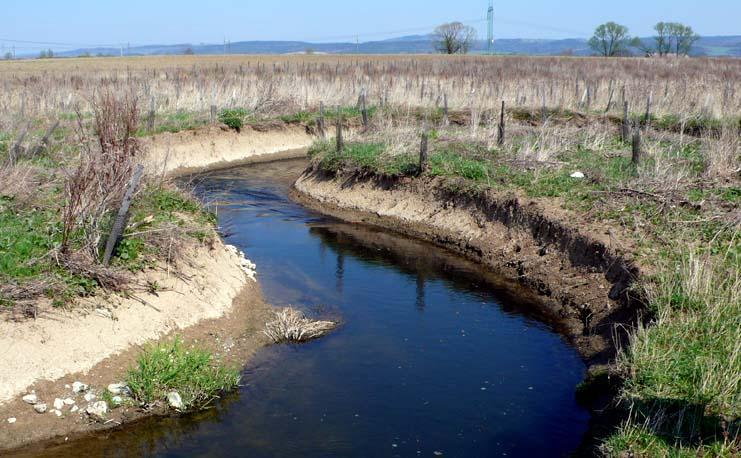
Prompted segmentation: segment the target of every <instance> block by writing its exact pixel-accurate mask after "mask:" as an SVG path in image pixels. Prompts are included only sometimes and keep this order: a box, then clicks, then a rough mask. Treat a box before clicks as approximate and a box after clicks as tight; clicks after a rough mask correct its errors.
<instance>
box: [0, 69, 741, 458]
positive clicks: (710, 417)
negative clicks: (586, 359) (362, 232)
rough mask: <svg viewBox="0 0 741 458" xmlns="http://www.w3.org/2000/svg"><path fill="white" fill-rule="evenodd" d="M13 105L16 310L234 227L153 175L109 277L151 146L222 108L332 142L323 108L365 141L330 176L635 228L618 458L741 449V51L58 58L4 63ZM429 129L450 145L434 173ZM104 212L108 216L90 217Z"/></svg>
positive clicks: (8, 197)
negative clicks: (508, 201) (638, 143)
mask: <svg viewBox="0 0 741 458" xmlns="http://www.w3.org/2000/svg"><path fill="white" fill-rule="evenodd" d="M361 94H362V95H364V96H365V101H366V106H367V109H368V116H369V118H370V121H369V126H368V127H367V129H365V128H363V126H362V124H361V119H362V114H361V111H360V109H359V108H360V105H359V104H358V101H359V98H360V96H361ZM0 95H2V97H0V284H1V285H2V287H0V304H2V306H3V307H4V310H6V311H10V310H15V311H17V310H19V309H20V311H22V312H24V313H26V314H28V313H35V312H34V311H35V304H37V303H38V301H39V300H40V299H43V298H49V299H50V300H51V301H52V302H53V304H54V305H57V306H62V305H66V304H69V303H71V302H74V299H75V298H78V297H80V296H86V295H90V294H97V293H98V292H100V291H102V290H106V289H112V288H114V286H115V285H126V278H128V277H129V274H130V273H131V272H132V271H134V272H136V271H137V270H141V269H144V268H147V266H150V265H153V264H154V263H156V262H161V261H163V260H165V261H167V260H168V259H169V256H170V253H171V250H170V249H169V247H170V246H171V244H172V243H173V241H182V240H188V239H190V240H194V241H202V240H204V239H205V238H208V237H209V236H210V234H212V232H211V229H210V226H211V225H212V223H213V219H212V218H213V217H212V216H211V215H210V214H209V213H208V212H207V211H205V210H204V209H203V208H202V207H201V206H200V205H199V204H197V203H196V202H195V201H194V200H193V199H192V197H190V196H188V195H187V193H183V192H182V191H180V190H177V189H175V188H174V187H172V186H171V185H169V184H167V183H163V182H161V181H158V180H152V179H149V180H146V182H145V185H144V186H143V187H141V190H140V191H139V193H138V194H137V196H136V199H135V201H134V207H133V210H132V218H131V222H130V225H129V227H128V229H127V233H126V234H125V237H124V239H123V242H122V243H121V244H120V245H119V249H118V251H117V253H116V256H115V258H114V262H113V266H112V267H105V268H102V267H100V266H99V265H98V261H97V259H98V257H99V255H100V253H99V250H100V248H101V243H103V242H104V240H105V235H106V234H107V232H108V231H109V228H110V225H111V219H112V217H113V214H114V212H115V211H116V208H117V207H116V205H117V203H118V202H120V199H121V196H122V192H123V189H122V184H123V183H125V182H126V181H127V178H128V177H130V174H131V172H132V164H133V161H132V160H131V157H129V153H134V154H133V157H135V156H136V154H138V150H137V149H136V144H137V143H136V140H137V139H139V138H140V137H143V136H148V135H152V134H157V133H161V132H177V131H181V130H189V129H195V128H199V127H202V126H205V125H208V124H210V123H211V122H212V120H211V106H215V107H216V109H217V116H216V118H217V119H216V120H215V121H216V122H220V123H225V124H228V125H229V126H230V127H232V128H235V129H237V128H238V129H243V128H245V127H250V128H254V129H266V128H281V126H284V125H285V124H301V125H305V126H306V127H307V129H309V130H310V131H313V132H315V133H318V132H319V118H320V104H324V107H325V110H324V115H325V116H324V121H325V128H326V130H327V132H328V135H329V136H330V137H331V135H332V131H333V124H334V123H335V122H336V120H337V115H338V113H341V115H342V120H343V125H344V126H345V134H346V144H345V150H344V151H343V152H341V153H340V152H338V151H337V150H336V147H335V143H334V142H333V141H331V140H328V141H322V140H319V141H317V143H316V144H315V145H314V147H313V148H312V151H311V153H312V156H313V160H315V161H316V162H317V163H318V164H319V165H320V166H321V167H322V168H324V169H325V170H327V171H338V170H345V169H352V170H356V169H366V170H368V171H372V172H374V173H381V174H387V175H394V176H400V175H403V176H407V177H411V178H414V177H419V176H420V174H421V175H422V176H423V177H424V176H429V177H443V178H444V179H445V182H446V183H448V185H449V186H455V187H456V188H457V189H459V190H462V191H466V192H479V191H481V190H487V189H494V190H496V191H500V192H504V193H513V194H518V195H524V196H528V197H532V198H536V199H547V200H549V201H550V202H552V203H555V204H556V205H559V206H561V207H563V208H564V209H565V210H567V211H569V212H572V214H573V215H574V218H578V219H581V220H584V221H587V222H589V221H595V222H597V221H599V222H609V224H611V225H614V227H615V228H619V232H620V233H621V234H627V236H628V237H629V238H630V242H631V246H634V247H635V251H636V253H635V255H636V257H637V259H638V261H639V262H640V263H641V264H642V265H643V266H644V267H645V271H646V272H647V276H646V277H645V278H643V279H642V282H641V284H640V285H639V287H640V288H641V290H642V293H643V294H644V296H645V297H647V298H648V299H649V302H650V304H649V307H650V315H651V316H650V317H648V319H647V320H646V324H645V326H644V327H641V328H639V329H634V330H632V331H631V335H632V337H631V345H630V346H629V347H628V348H625V349H623V351H622V352H621V354H620V357H619V359H618V360H617V361H616V362H615V367H616V370H617V371H619V373H620V374H621V377H623V379H624V380H625V383H624V384H623V389H622V393H621V405H622V406H624V407H625V408H626V412H629V416H628V418H627V420H626V421H625V422H624V423H623V424H622V425H621V427H620V428H619V429H618V430H616V431H615V433H614V434H613V435H612V436H611V437H609V438H607V439H606V441H605V443H604V445H603V447H602V452H603V453H604V454H607V455H614V456H620V455H626V456H628V455H629V454H630V453H633V454H635V455H639V456H640V455H642V456H657V455H658V456H661V455H663V456H682V455H687V456H694V455H698V454H700V455H733V454H734V453H738V444H739V436H738V430H739V406H740V405H741V398H740V396H741V394H740V393H741V360H740V359H739V355H740V354H741V331H740V330H741V299H740V298H739V293H738V291H739V290H741V284H739V270H740V269H739V255H740V254H741V249H740V245H739V236H738V231H739V226H740V224H741V215H740V214H739V201H740V200H741V178H740V174H741V140H740V138H741V135H740V134H739V129H740V128H741V124H739V123H740V122H741V118H740V117H739V114H740V113H741V60H738V59H639V58H630V59H599V58H562V57H559V58H556V57H543V58H534V57H496V58H490V57H449V58H448V57H440V56H392V57H388V56H374V57H359V56H288V57H270V56H264V57H263V56H261V57H255V56H226V57H222V56H211V57H203V56H183V57H153V58H125V59H113V58H101V59H98V58H87V59H59V60H57V59H54V60H44V61H24V62H0ZM502 101H504V102H505V105H506V110H505V112H504V120H505V123H506V135H505V140H504V141H503V142H502V144H499V142H498V140H497V137H498V126H497V124H498V119H499V115H500V111H499V110H500V107H501V103H502ZM624 102H627V104H628V110H629V117H630V120H631V122H633V123H635V124H636V126H637V127H639V128H640V132H641V135H642V151H643V156H642V158H641V160H640V161H639V163H637V164H636V163H634V162H633V161H632V159H631V146H630V144H629V143H628V142H625V141H623V139H622V138H621V125H620V124H621V122H622V119H621V118H622V111H623V103H624ZM111 104H112V105H111ZM107 106H108V108H106V107H107ZM113 106H115V107H113ZM113 108H115V109H113ZM446 108H447V109H446ZM647 111H648V113H647ZM57 121H58V122H59V124H58V125H56V123H57ZM55 125H56V128H55V129H53V130H51V129H50V128H51V127H53V126H55ZM50 132H51V133H50ZM423 132H425V133H426V135H428V137H429V148H430V150H429V159H428V161H427V163H426V164H425V167H424V168H423V169H422V170H420V168H419V159H418V158H419V156H418V155H419V148H420V137H421V134H422V133H423ZM49 133H50V135H47V134H49ZM45 137H48V138H46V140H45ZM111 145H113V147H111ZM111 164H113V165H111ZM109 169H110V170H113V171H114V172H115V173H109ZM574 172H581V173H583V174H584V178H573V177H572V174H574ZM75 177H77V180H76V178H75ZM105 180H109V181H105ZM111 180H112V181H111ZM89 181H90V182H92V183H95V184H97V185H98V186H97V187H96V186H87V185H86V183H88V182H89ZM101 188H102V189H107V190H111V192H109V193H99V192H96V191H95V190H96V189H101ZM108 194H110V196H109V195H108ZM91 203H92V204H95V205H93V206H92V207H94V208H97V209H98V210H96V211H95V212H89V211H87V210H86V209H88V208H92V207H91V205H90V204H91ZM578 219H577V220H578ZM164 247H168V248H167V249H165V248H164ZM89 266H95V267H94V268H90V267H89ZM149 287H150V288H154V287H155V286H153V285H149ZM172 351H174V352H177V351H178V350H177V349H175V350H172ZM152 355H154V356H157V354H156V353H153V354H152ZM154 356H153V357H154ZM144 362H145V363H146V364H145V366H146V367H155V366H156V365H157V361H155V360H151V361H149V362H147V361H144ZM201 362H203V361H201ZM150 363H151V364H150ZM183 364H185V365H186V366H187V365H188V364H191V362H189V361H185V362H184V363H183ZM142 370H143V369H142ZM133 376H134V375H133V374H132V377H133ZM155 388H156V387H154V386H150V387H144V386H143V388H142V395H141V396H142V399H143V400H146V399H155V398H156V399H160V398H161V395H162V392H163V390H164V389H166V388H170V387H165V388H161V387H160V388H156V389H155Z"/></svg>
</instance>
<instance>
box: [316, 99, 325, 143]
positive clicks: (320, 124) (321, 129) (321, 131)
mask: <svg viewBox="0 0 741 458" xmlns="http://www.w3.org/2000/svg"><path fill="white" fill-rule="evenodd" d="M317 127H318V128H319V135H320V136H321V137H322V139H324V138H326V136H327V134H326V132H325V131H324V102H319V119H318V120H317Z"/></svg>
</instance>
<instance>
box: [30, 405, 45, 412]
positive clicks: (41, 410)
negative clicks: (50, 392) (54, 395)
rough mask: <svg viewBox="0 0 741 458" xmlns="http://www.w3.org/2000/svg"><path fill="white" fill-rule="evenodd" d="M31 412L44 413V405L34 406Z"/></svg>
mask: <svg viewBox="0 0 741 458" xmlns="http://www.w3.org/2000/svg"><path fill="white" fill-rule="evenodd" d="M33 410H35V411H36V412H38V413H46V404H36V405H34V406H33Z"/></svg>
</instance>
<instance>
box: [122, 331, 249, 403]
mask: <svg viewBox="0 0 741 458" xmlns="http://www.w3.org/2000/svg"><path fill="white" fill-rule="evenodd" d="M239 380H240V372H239V371H238V370H237V369H234V368H229V367H226V366H225V365H224V364H223V363H222V362H221V361H219V360H217V359H216V358H214V356H213V355H212V354H211V353H210V352H208V351H206V350H204V349H199V348H188V347H186V346H185V345H184V344H183V343H182V342H181V341H180V339H175V340H174V341H173V342H172V343H166V344H160V345H157V346H151V347H149V348H147V349H146V350H144V352H143V353H142V354H141V355H140V356H139V359H138V360H137V363H136V366H135V367H133V368H131V369H129V371H128V373H127V375H126V384H127V385H128V386H129V388H131V391H132V393H133V397H134V399H136V400H137V401H139V402H140V403H142V404H145V405H148V406H151V405H153V404H155V403H157V402H165V403H166V398H167V393H169V392H171V391H176V392H178V393H179V394H180V396H181V398H182V400H183V404H184V408H183V410H194V409H202V408H205V407H207V406H208V405H209V404H210V403H211V402H213V401H214V400H215V399H217V398H218V397H219V396H220V395H221V394H222V393H224V392H226V391H229V390H232V389H234V388H235V387H236V386H237V385H238V384H239Z"/></svg>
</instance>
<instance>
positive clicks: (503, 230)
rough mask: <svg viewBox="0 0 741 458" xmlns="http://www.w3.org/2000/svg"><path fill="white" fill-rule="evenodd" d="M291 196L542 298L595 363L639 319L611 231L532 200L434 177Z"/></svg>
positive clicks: (348, 178) (311, 182) (625, 258)
mask: <svg viewBox="0 0 741 458" xmlns="http://www.w3.org/2000/svg"><path fill="white" fill-rule="evenodd" d="M293 197H294V198H295V199H297V200H298V201H300V202H301V203H303V204H304V205H307V206H309V207H313V208H314V209H316V210H319V211H321V212H324V213H327V214H330V215H333V216H335V217H339V218H342V219H346V220H349V221H358V222H363V223H367V224H373V225H377V226H380V227H384V228H387V229H392V230H396V231H398V232H401V233H404V234H407V235H411V236H414V237H417V238H420V239H423V240H427V241H430V242H433V243H436V244H438V245H440V246H442V247H445V248H447V249H450V250H453V251H456V252H458V253H461V254H463V255H465V256H467V257H469V258H470V259H473V260H474V261H476V262H480V263H482V264H484V265H486V266H487V267H489V268H490V269H492V270H493V271H494V272H497V273H499V274H501V275H503V276H504V277H505V278H509V279H511V280H512V281H516V282H518V283H519V284H521V285H523V286H525V287H527V288H528V289H529V290H531V291H534V292H536V293H537V294H538V295H539V297H540V300H539V301H538V303H536V304H533V306H534V307H540V308H541V309H542V310H540V312H541V313H542V314H545V315H546V316H548V317H549V318H550V320H553V321H555V322H557V323H558V324H559V325H560V328H561V329H564V333H565V334H566V335H567V336H568V337H569V338H570V340H572V341H573V342H574V344H575V345H576V347H577V348H578V349H579V351H580V352H581V353H582V355H583V356H584V358H585V360H586V361H587V363H589V364H597V363H605V362H607V361H608V360H609V359H610V358H611V357H612V356H613V355H614V353H615V342H614V340H613V335H614V333H615V324H622V323H630V322H632V321H633V320H634V319H635V316H636V312H635V307H636V306H637V304H636V302H635V301H634V300H632V298H631V297H630V296H629V291H630V290H629V288H630V285H631V283H632V281H633V280H634V278H635V276H636V275H637V274H638V269H637V268H636V267H635V266H634V265H633V263H632V262H631V261H630V259H629V255H628V254H627V253H624V252H622V253H621V252H620V250H619V249H618V248H617V245H616V244H612V246H611V243H612V242H611V241H610V240H611V236H609V235H608V231H606V230H605V229H606V228H597V227H590V228H579V227H576V226H575V225H573V224H572V220H571V219H570V218H569V217H568V215H567V214H564V213H563V211H562V210H560V209H558V208H548V207H546V206H544V205H542V204H541V203H539V202H535V201H533V200H528V199H522V198H517V197H514V196H499V195H496V194H495V193H493V192H489V193H486V194H485V195H478V196H473V195H470V194H465V193H458V192H456V191H450V190H448V189H447V188H445V187H444V186H441V182H440V181H439V180H435V179H417V180H413V179H409V178H404V179H388V178H382V177H375V176H368V175H363V174H346V175H339V176H333V175H325V174H323V173H321V172H320V171H314V170H310V171H307V173H305V174H304V175H303V176H302V177H301V178H299V180H298V181H297V182H296V183H295V185H294V191H293Z"/></svg>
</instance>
